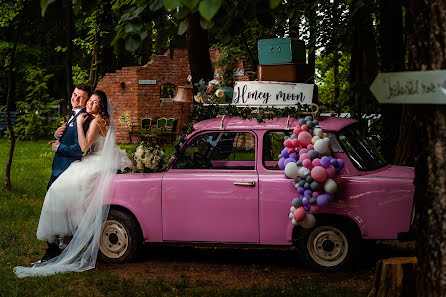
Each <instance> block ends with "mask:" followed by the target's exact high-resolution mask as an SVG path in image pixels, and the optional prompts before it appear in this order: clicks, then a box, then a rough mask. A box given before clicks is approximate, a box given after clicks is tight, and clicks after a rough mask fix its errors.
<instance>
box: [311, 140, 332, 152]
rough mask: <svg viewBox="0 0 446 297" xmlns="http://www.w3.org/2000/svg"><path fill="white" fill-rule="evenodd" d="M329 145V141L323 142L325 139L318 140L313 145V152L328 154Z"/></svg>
mask: <svg viewBox="0 0 446 297" xmlns="http://www.w3.org/2000/svg"><path fill="white" fill-rule="evenodd" d="M329 143H330V140H328V142H327V141H325V139H318V140H317V141H316V142H315V143H314V150H315V151H316V152H318V153H319V154H325V153H326V152H328V145H329Z"/></svg>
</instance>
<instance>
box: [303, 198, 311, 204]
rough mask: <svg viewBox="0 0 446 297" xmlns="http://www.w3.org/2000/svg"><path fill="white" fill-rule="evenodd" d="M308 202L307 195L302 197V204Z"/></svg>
mask: <svg viewBox="0 0 446 297" xmlns="http://www.w3.org/2000/svg"><path fill="white" fill-rule="evenodd" d="M309 203H310V200H308V198H307V197H304V198H302V204H303V205H308V204H309Z"/></svg>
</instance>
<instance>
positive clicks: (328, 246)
mask: <svg viewBox="0 0 446 297" xmlns="http://www.w3.org/2000/svg"><path fill="white" fill-rule="evenodd" d="M307 249H308V253H309V255H310V257H311V258H312V259H313V260H314V261H315V262H316V263H318V264H319V265H321V266H324V267H332V266H336V265H338V264H339V263H341V262H342V261H344V259H345V257H346V256H347V253H348V241H347V238H346V237H345V235H344V234H343V233H342V232H341V231H340V230H339V229H337V228H335V227H332V226H322V227H319V228H316V229H315V230H314V231H313V232H312V233H311V234H310V236H309V238H308V242H307Z"/></svg>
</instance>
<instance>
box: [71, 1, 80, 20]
mask: <svg viewBox="0 0 446 297" xmlns="http://www.w3.org/2000/svg"><path fill="white" fill-rule="evenodd" d="M81 8H82V2H81V1H76V3H74V5H73V13H74V15H76V16H77V15H78V14H79V11H80V10H81Z"/></svg>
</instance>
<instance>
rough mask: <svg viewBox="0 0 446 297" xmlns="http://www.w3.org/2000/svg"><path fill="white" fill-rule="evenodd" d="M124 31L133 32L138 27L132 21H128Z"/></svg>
mask: <svg viewBox="0 0 446 297" xmlns="http://www.w3.org/2000/svg"><path fill="white" fill-rule="evenodd" d="M124 31H125V33H132V32H135V31H136V27H135V25H133V24H132V23H128V24H127V25H125V28H124Z"/></svg>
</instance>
